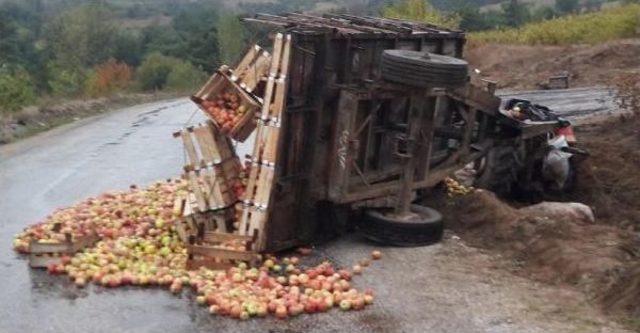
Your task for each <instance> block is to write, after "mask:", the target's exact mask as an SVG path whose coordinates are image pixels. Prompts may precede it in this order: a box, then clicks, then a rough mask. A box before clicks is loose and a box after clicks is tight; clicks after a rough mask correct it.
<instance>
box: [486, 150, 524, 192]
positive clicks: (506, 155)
mask: <svg viewBox="0 0 640 333" xmlns="http://www.w3.org/2000/svg"><path fill="white" fill-rule="evenodd" d="M520 159H521V158H520V157H519V155H518V150H517V148H516V146H514V145H511V144H502V145H498V146H495V147H493V148H492V149H491V150H490V151H489V152H488V153H487V155H486V156H485V157H484V158H483V159H481V160H480V161H477V163H479V164H481V165H478V166H477V167H476V172H477V174H476V180H475V186H476V187H480V188H484V189H487V190H490V191H492V192H494V193H496V194H497V195H498V196H500V197H509V196H511V195H512V194H513V192H514V190H516V186H517V183H518V174H519V170H520V167H521V164H522V161H521V160H520Z"/></svg>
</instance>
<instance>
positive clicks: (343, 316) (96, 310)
mask: <svg viewBox="0 0 640 333" xmlns="http://www.w3.org/2000/svg"><path fill="white" fill-rule="evenodd" d="M194 111H195V108H194V106H193V105H191V104H190V103H189V102H188V101H187V100H186V99H182V100H173V101H167V102H159V103H152V104H146V105H140V106H136V107H132V108H127V109H123V110H119V111H117V112H112V113H109V114H105V115H101V116H97V117H93V118H89V119H85V120H81V121H78V122H75V123H73V124H69V125H65V126H62V127H59V128H57V129H54V130H52V131H49V132H46V133H43V134H40V135H38V136H35V137H32V138H29V139H26V140H23V141H20V142H18V143H15V144H10V145H5V146H2V147H0V304H1V306H0V332H42V333H44V332H65V333H68V332H205V331H206V332H216V331H225V332H227V331H229V332H247V331H255V332H280V331H282V332H309V331H318V332H347V331H368V332H370V331H378V332H510V333H511V332H613V331H616V332H617V331H618V330H617V328H616V325H615V324H612V323H609V322H608V321H607V320H606V319H603V318H602V316H601V315H600V314H599V312H598V311H597V310H595V309H594V308H593V307H592V306H590V305H588V302H587V301H586V300H585V299H584V297H583V296H581V294H579V293H577V292H575V291H573V290H570V289H562V288H556V287H549V286H543V285H539V284H536V283H533V282H531V281H529V280H526V279H523V278H519V277H516V276H513V275H511V274H509V273H507V272H505V271H504V270H501V269H498V268H495V266H496V265H497V266H500V264H499V263H500V262H501V259H499V258H497V257H495V256H493V255H489V254H485V253H481V252H480V251H478V250H475V249H471V248H468V247H466V246H465V245H464V244H463V243H462V242H461V241H460V240H456V238H455V237H454V238H453V239H448V240H446V241H445V242H443V243H442V244H439V245H435V246H430V247H424V248H414V249H397V248H396V249H391V248H389V249H383V251H384V253H385V258H384V259H383V260H381V261H380V262H376V264H375V265H374V266H373V267H371V268H369V269H368V270H367V271H366V274H365V275H364V276H363V277H361V278H359V279H358V280H357V281H356V282H355V283H356V285H357V286H358V287H363V288H364V287H372V288H373V289H374V290H375V291H376V293H377V299H376V303H375V304H374V305H373V306H371V307H369V308H367V309H365V310H364V311H360V312H350V313H341V312H339V311H338V310H334V311H332V312H329V313H324V314H317V315H313V316H308V315H303V316H300V317H297V318H295V319H293V320H290V321H280V320H277V319H256V320H250V321H247V322H239V321H235V320H231V319H227V318H218V317H215V316H211V315H209V314H208V313H207V312H206V311H205V309H204V308H201V307H199V306H197V305H196V304H195V302H194V301H193V299H192V298H193V295H192V294H191V293H190V292H185V293H183V295H181V296H180V297H176V296H173V295H171V294H170V293H169V292H168V291H165V290H161V289H153V288H133V287H132V288H123V289H117V290H107V289H103V288H101V287H98V286H91V287H88V288H85V289H77V288H75V287H74V286H73V285H71V283H70V281H69V280H68V279H67V278H65V277H61V276H49V275H47V273H46V272H44V271H42V270H34V269H30V268H29V267H28V265H27V261H26V260H25V258H23V257H22V256H20V255H17V254H15V253H14V252H13V251H12V249H11V241H12V237H13V235H14V234H15V233H17V232H19V231H20V230H21V229H22V228H24V227H25V226H27V225H28V224H31V223H34V222H37V221H38V220H39V219H42V218H44V217H45V216H46V215H47V214H48V213H50V212H51V211H53V210H54V209H55V208H57V207H64V206H67V205H71V204H73V203H74V202H77V201H79V200H81V199H83V198H86V197H88V196H93V195H97V194H99V193H101V192H104V191H108V190H118V189H125V188H127V187H128V186H129V185H130V184H139V185H144V184H148V183H151V182H153V181H155V180H159V179H165V178H167V177H173V176H176V175H178V174H179V172H180V169H181V165H182V163H183V155H182V154H183V152H182V148H181V143H180V142H179V141H178V140H176V139H174V138H173V137H172V136H171V133H172V132H173V131H176V130H178V129H179V128H180V127H182V126H183V125H184V124H185V123H187V122H188V121H189V119H190V117H191V116H192V115H193V113H194ZM199 117H200V115H199V114H198V113H196V116H195V118H194V120H195V121H198V120H200V119H201V118H199ZM242 151H246V150H244V148H243V149H242ZM372 248H373V246H372V245H370V244H368V243H366V242H364V241H363V240H361V239H360V238H358V237H357V236H355V235H350V236H347V237H344V238H343V239H340V240H338V241H335V242H333V243H330V244H325V245H323V246H322V247H320V248H318V249H317V251H316V252H315V255H314V257H311V258H308V259H307V260H309V261H319V260H323V259H326V258H328V259H331V260H333V261H334V262H336V263H337V264H338V265H345V266H346V265H348V266H350V265H352V264H354V263H355V262H356V261H357V260H359V259H361V258H363V257H366V256H367V255H368V253H370V251H371V249H372ZM566 309H569V310H566Z"/></svg>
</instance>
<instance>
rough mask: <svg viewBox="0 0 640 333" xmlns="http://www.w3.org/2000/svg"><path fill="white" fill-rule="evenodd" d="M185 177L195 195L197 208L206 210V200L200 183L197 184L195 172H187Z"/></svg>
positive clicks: (202, 210)
mask: <svg viewBox="0 0 640 333" xmlns="http://www.w3.org/2000/svg"><path fill="white" fill-rule="evenodd" d="M187 178H188V181H189V189H190V190H191V193H193V195H195V198H196V204H197V207H198V210H200V211H201V212H204V211H206V210H207V201H206V200H205V198H204V194H203V193H202V190H201V188H200V184H198V177H197V176H196V174H195V172H187Z"/></svg>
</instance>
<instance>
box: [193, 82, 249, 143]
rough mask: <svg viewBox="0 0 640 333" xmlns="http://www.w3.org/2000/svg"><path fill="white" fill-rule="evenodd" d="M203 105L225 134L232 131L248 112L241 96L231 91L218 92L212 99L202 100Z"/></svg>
mask: <svg viewBox="0 0 640 333" xmlns="http://www.w3.org/2000/svg"><path fill="white" fill-rule="evenodd" d="M202 107H203V108H204V109H205V111H206V112H207V113H208V114H209V115H210V116H211V117H212V118H213V120H214V121H215V122H216V124H217V125H218V126H219V127H220V131H221V132H222V133H223V134H227V133H229V132H231V130H232V129H233V128H234V127H235V126H236V125H237V124H238V123H240V120H241V119H242V116H243V115H244V114H245V113H246V112H247V107H246V106H244V105H242V100H241V99H240V96H239V95H238V94H237V93H234V92H230V91H226V92H223V93H221V94H218V95H216V96H215V97H214V98H213V99H212V100H205V101H202Z"/></svg>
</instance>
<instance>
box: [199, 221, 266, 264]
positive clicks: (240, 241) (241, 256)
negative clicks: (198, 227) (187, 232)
mask: <svg viewBox="0 0 640 333" xmlns="http://www.w3.org/2000/svg"><path fill="white" fill-rule="evenodd" d="M255 240H256V237H255V236H241V235H236V234H230V233H220V232H214V231H206V232H204V234H203V235H202V236H201V237H196V236H191V237H190V238H189V242H188V243H187V269H188V270H194V269H198V268H200V267H207V268H209V269H227V268H229V267H232V266H235V265H236V264H237V262H247V263H249V264H250V265H251V266H258V265H259V264H260V260H261V256H260V254H259V253H257V252H255V251H254V250H253V247H254V243H255ZM225 244H234V245H235V246H234V247H239V248H234V249H229V248H226V246H228V245H226V246H225Z"/></svg>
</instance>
